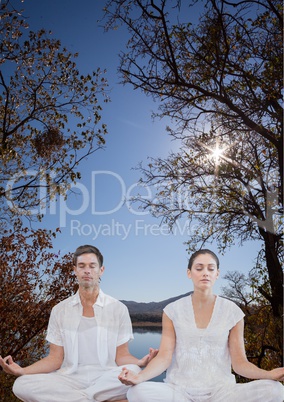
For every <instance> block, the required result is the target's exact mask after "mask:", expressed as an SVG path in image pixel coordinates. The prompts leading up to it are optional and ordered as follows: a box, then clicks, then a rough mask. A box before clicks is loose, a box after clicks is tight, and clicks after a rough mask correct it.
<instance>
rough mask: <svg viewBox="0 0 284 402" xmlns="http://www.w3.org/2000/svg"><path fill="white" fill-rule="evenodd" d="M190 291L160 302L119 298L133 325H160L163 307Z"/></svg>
mask: <svg viewBox="0 0 284 402" xmlns="http://www.w3.org/2000/svg"><path fill="white" fill-rule="evenodd" d="M191 293H192V292H188V293H185V294H182V295H179V296H175V297H171V298H170V299H166V300H162V301H160V302H149V303H142V302H141V303H139V302H135V301H126V300H121V302H122V303H123V304H125V305H126V306H127V308H128V310H129V314H130V317H131V320H132V324H133V326H145V325H146V326H161V323H162V313H163V309H164V307H165V306H166V305H167V304H169V303H172V302H174V301H176V300H178V299H181V298H182V297H185V296H188V295H190V294H191Z"/></svg>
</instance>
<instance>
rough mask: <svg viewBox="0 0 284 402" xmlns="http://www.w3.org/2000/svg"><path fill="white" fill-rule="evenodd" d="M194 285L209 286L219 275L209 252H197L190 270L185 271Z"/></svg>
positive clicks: (202, 287)
mask: <svg viewBox="0 0 284 402" xmlns="http://www.w3.org/2000/svg"><path fill="white" fill-rule="evenodd" d="M187 275H188V277H189V278H190V279H191V280H192V282H193V284H194V287H197V288H201V289H206V288H211V287H212V286H213V285H214V283H215V281H216V279H217V278H218V276H219V270H218V268H217V263H216V261H215V259H214V257H213V256H212V255H211V254H199V255H198V256H197V257H196V258H195V259H194V261H193V264H192V267H191V270H189V269H188V271H187Z"/></svg>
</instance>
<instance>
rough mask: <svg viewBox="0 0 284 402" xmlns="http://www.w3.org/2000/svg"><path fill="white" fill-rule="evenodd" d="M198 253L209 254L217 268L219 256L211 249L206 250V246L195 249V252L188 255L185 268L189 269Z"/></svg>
mask: <svg viewBox="0 0 284 402" xmlns="http://www.w3.org/2000/svg"><path fill="white" fill-rule="evenodd" d="M200 254H210V255H211V256H212V257H213V258H214V260H215V261H216V264H217V268H218V269H219V265H220V262H219V258H218V257H217V255H216V254H215V253H213V251H211V250H208V249H207V248H203V249H200V250H197V251H195V253H193V254H192V256H191V257H190V259H189V261H188V265H187V269H189V270H191V268H192V264H193V262H194V260H195V258H196V257H198V256H199V255H200Z"/></svg>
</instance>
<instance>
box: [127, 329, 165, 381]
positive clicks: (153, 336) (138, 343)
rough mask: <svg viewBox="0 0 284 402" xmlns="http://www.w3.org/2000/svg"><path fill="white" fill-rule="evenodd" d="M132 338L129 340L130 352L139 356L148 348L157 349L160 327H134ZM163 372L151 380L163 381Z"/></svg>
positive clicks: (144, 353) (145, 352)
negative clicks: (149, 328)
mask: <svg viewBox="0 0 284 402" xmlns="http://www.w3.org/2000/svg"><path fill="white" fill-rule="evenodd" d="M133 335H134V340H133V341H131V342H129V350H130V352H131V353H132V354H133V355H134V356H136V357H138V358H141V357H143V356H145V355H146V354H147V353H149V348H150V347H151V348H155V349H158V348H159V345H160V340H161V329H160V328H154V329H151V330H148V329H145V328H137V329H136V328H134V331H133ZM164 378H165V373H163V374H161V375H159V376H158V377H155V378H153V379H152V380H151V381H163V379H164Z"/></svg>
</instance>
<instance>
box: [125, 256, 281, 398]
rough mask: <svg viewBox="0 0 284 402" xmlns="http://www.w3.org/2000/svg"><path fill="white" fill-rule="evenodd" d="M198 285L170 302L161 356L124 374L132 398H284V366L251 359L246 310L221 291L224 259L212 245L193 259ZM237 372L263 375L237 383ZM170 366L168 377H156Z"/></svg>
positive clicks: (192, 270)
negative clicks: (221, 261) (263, 365)
mask: <svg viewBox="0 0 284 402" xmlns="http://www.w3.org/2000/svg"><path fill="white" fill-rule="evenodd" d="M187 275H188V277H189V278H190V279H191V280H192V282H193V285H194V291H193V293H192V294H191V295H189V296H186V297H183V298H181V299H179V300H177V301H175V302H173V303H170V304H169V305H167V306H166V307H165V309H164V313H163V331H162V339H161V344H160V349H159V352H158V354H157V356H156V357H155V358H154V359H153V360H152V361H151V362H150V363H149V364H148V365H147V367H146V368H145V369H144V370H142V371H140V372H139V373H138V374H137V373H134V372H133V371H130V370H129V369H127V368H123V370H122V372H121V374H120V375H119V379H120V381H121V382H122V383H123V384H125V385H133V387H131V388H130V389H129V390H128V393H127V397H128V400H129V402H149V401H151V402H156V401H159V402H205V401H208V402H209V401H210V402H282V401H283V386H282V384H281V383H280V382H279V381H283V380H284V368H275V369H274V370H270V371H267V370H263V369H260V368H258V367H257V366H255V365H254V364H252V363H250V362H249V361H248V360H247V357H246V353H245V347H244V335H243V333H244V320H243V317H244V314H243V312H242V310H241V309H240V308H239V307H238V306H237V305H236V304H235V303H233V302H232V301H230V300H228V299H225V298H222V297H219V296H216V295H215V294H214V293H213V285H214V283H215V281H216V279H217V278H218V276H219V259H218V257H217V256H216V255H215V254H214V253H213V252H212V251H210V250H206V249H203V250H199V251H197V252H195V253H194V254H193V255H192V256H191V258H190V260H189V263H188V270H187ZM231 368H233V370H234V371H235V373H237V374H239V375H241V376H243V377H246V378H249V379H253V380H257V381H250V382H248V383H244V384H236V380H235V376H234V375H233V374H232V371H231ZM165 370H167V374H166V379H165V382H164V383H162V382H153V381H152V382H151V381H148V382H146V381H147V380H150V379H151V378H153V377H156V376H158V375H159V374H161V373H162V372H164V371H165Z"/></svg>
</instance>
